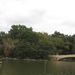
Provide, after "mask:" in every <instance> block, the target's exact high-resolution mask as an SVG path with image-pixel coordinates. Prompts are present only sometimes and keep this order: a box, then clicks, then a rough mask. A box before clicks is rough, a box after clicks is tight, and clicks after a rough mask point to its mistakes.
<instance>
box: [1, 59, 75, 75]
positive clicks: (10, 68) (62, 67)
mask: <svg viewBox="0 0 75 75" xmlns="http://www.w3.org/2000/svg"><path fill="white" fill-rule="evenodd" d="M2 61H3V63H2V64H0V75H75V62H66V61H25V60H2Z"/></svg>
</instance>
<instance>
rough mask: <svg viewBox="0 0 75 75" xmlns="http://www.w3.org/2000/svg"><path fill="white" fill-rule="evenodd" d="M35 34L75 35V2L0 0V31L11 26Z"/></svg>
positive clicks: (71, 0) (6, 29) (60, 0)
mask: <svg viewBox="0 0 75 75" xmlns="http://www.w3.org/2000/svg"><path fill="white" fill-rule="evenodd" d="M19 24H22V25H25V26H27V27H32V28H33V30H34V31H36V32H47V33H48V34H53V33H54V32H55V31H58V32H60V33H64V34H68V35H73V34H75V0H0V31H4V32H6V33H7V32H8V31H9V30H10V28H11V26H12V25H19Z"/></svg>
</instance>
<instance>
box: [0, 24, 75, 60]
mask: <svg viewBox="0 0 75 75" xmlns="http://www.w3.org/2000/svg"><path fill="white" fill-rule="evenodd" d="M49 54H50V55H56V54H59V55H65V54H66V55H67V54H75V34H74V35H73V36H71V35H64V34H62V33H60V32H57V31H55V32H54V34H51V35H48V33H45V32H34V31H33V29H32V27H30V28H27V27H26V26H25V25H12V26H11V29H10V31H8V33H5V32H2V31H1V32H0V55H1V56H7V57H17V58H30V59H48V55H49Z"/></svg>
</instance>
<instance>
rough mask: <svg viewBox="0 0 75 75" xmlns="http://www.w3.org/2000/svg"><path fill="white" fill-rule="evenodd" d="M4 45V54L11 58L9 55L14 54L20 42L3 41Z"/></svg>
mask: <svg viewBox="0 0 75 75" xmlns="http://www.w3.org/2000/svg"><path fill="white" fill-rule="evenodd" d="M2 42H3V45H4V53H5V55H6V56H8V57H9V54H11V53H13V50H14V49H15V48H16V47H17V46H18V43H19V40H14V41H12V39H10V38H8V39H7V40H6V39H2Z"/></svg>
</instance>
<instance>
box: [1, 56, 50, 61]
mask: <svg viewBox="0 0 75 75" xmlns="http://www.w3.org/2000/svg"><path fill="white" fill-rule="evenodd" d="M1 60H27V61H49V60H47V59H27V58H26V59H19V58H10V57H2V58H1Z"/></svg>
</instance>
